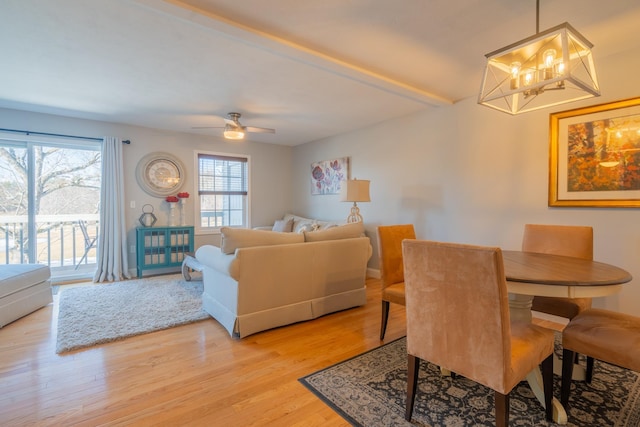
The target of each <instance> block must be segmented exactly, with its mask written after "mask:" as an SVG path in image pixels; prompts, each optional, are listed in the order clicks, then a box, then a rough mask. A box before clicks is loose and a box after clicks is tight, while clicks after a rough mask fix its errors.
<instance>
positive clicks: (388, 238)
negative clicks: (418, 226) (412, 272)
mask: <svg viewBox="0 0 640 427" xmlns="http://www.w3.org/2000/svg"><path fill="white" fill-rule="evenodd" d="M415 238H416V232H415V230H414V228H413V225H412V224H401V225H381V226H379V227H378V255H379V260H380V281H381V283H382V318H381V321H380V339H381V340H383V339H384V334H385V332H386V330H387V321H388V320H389V304H390V303H394V304H400V305H404V271H403V268H404V267H403V263H402V241H403V240H404V239H415Z"/></svg>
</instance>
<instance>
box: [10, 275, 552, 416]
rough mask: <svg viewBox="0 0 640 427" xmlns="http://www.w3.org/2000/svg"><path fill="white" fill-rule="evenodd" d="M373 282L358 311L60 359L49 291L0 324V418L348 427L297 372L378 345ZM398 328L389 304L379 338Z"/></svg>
mask: <svg viewBox="0 0 640 427" xmlns="http://www.w3.org/2000/svg"><path fill="white" fill-rule="evenodd" d="M379 286H380V285H379V281H378V280H376V279H369V280H368V281H367V304H366V305H365V306H363V307H359V308H354V309H351V310H346V311H343V312H340V313H335V314H331V315H328V316H324V317H322V318H319V319H316V320H312V321H308V322H303V323H299V324H295V325H290V326H286V327H282V328H278V329H273V330H270V331H265V332H262V333H259V334H255V335H252V336H249V337H247V338H244V339H243V340H237V339H232V338H230V337H229V335H228V334H227V332H226V330H224V329H223V328H222V327H221V326H220V325H219V324H218V323H217V322H216V321H215V320H213V319H208V320H205V321H203V322H198V323H194V324H191V325H185V326H180V327H176V328H172V329H169V330H166V331H159V332H154V333H150V334H146V335H140V336H137V337H132V338H129V339H126V340H123V341H118V342H114V343H109V344H104V345H101V346H98V347H93V348H90V349H87V350H84V351H83V350H79V351H76V352H71V353H66V354H64V355H57V354H56V353H55V346H56V327H57V320H56V313H57V298H56V300H55V301H54V304H52V305H49V306H47V307H45V308H43V309H41V310H38V311H37V312H35V313H33V314H31V315H29V316H26V317H24V318H22V319H20V320H18V321H16V322H13V323H11V324H9V325H7V326H5V327H4V328H2V329H0V425H2V426H27V425H29V426H34V425H37V426H39V425H47V426H49V425H54V426H72V425H73V426H98V425H100V426H103V425H143V426H151V425H153V426H190V425H192V426H200V425H202V426H264V425H274V426H347V425H348V423H346V422H345V421H344V420H343V419H342V418H341V417H340V416H339V415H337V414H336V413H335V412H334V411H333V410H332V409H330V408H329V407H328V406H326V405H325V404H324V403H323V402H321V401H320V400H319V399H318V398H317V397H316V396H315V395H313V394H312V393H311V392H309V391H308V390H307V389H306V388H305V387H304V386H302V385H301V384H300V383H299V382H298V378H300V377H302V376H305V375H307V374H310V373H312V372H315V371H317V370H319V369H322V368H325V367H327V366H330V365H332V364H334V363H337V362H340V361H342V360H345V359H347V358H350V357H352V356H355V355H357V354H360V353H362V352H364V351H366V350H369V349H372V348H375V347H377V346H379V345H380V344H381V343H380V341H379V339H378V335H379V328H380V290H379ZM545 323H546V324H545V326H552V327H553V326H557V325H554V324H552V323H549V322H545ZM404 334H405V321H404V307H401V306H397V305H395V304H392V305H391V311H390V319H389V325H388V328H387V334H386V339H385V342H388V341H392V340H395V339H397V338H400V337H402V336H404Z"/></svg>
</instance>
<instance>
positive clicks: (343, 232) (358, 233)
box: [304, 222, 364, 242]
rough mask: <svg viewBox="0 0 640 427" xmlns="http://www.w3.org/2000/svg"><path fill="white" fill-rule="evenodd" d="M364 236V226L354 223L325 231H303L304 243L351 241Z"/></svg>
mask: <svg viewBox="0 0 640 427" xmlns="http://www.w3.org/2000/svg"><path fill="white" fill-rule="evenodd" d="M362 236H364V224H363V223H362V222H354V223H351V224H345V225H339V226H337V227H331V228H328V229H326V230H318V231H305V232H304V241H305V242H320V241H323V240H339V239H352V238H354V237H362Z"/></svg>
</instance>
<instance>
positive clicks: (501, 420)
mask: <svg viewBox="0 0 640 427" xmlns="http://www.w3.org/2000/svg"><path fill="white" fill-rule="evenodd" d="M495 400H496V427H507V426H508V425H509V395H508V394H502V393H499V392H497V391H496V392H495Z"/></svg>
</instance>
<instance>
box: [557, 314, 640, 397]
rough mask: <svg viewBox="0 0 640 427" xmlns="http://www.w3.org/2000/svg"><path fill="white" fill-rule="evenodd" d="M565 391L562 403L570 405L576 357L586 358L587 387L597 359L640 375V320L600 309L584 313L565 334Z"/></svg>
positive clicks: (563, 369)
mask: <svg viewBox="0 0 640 427" xmlns="http://www.w3.org/2000/svg"><path fill="white" fill-rule="evenodd" d="M562 347H563V349H562V387H561V389H560V390H561V391H560V396H561V397H560V402H561V403H562V405H563V406H565V407H566V406H567V404H568V403H569V394H570V392H571V377H572V374H573V363H570V361H572V360H573V359H574V355H575V354H576V352H577V353H581V354H585V355H587V372H586V380H587V383H591V379H592V376H593V360H594V359H598V360H601V361H603V362H607V363H610V364H613V365H617V366H621V367H623V368H627V369H630V370H632V371H636V372H640V317H636V316H631V315H629V314H624V313H618V312H615V311H610V310H604V309H599V308H590V309H588V310H584V311H583V312H581V313H580V314H578V315H577V316H575V317H574V318H573V319H571V321H570V322H569V324H568V325H567V326H566V327H565V328H564V330H563V331H562Z"/></svg>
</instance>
